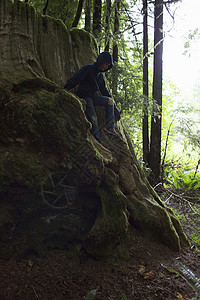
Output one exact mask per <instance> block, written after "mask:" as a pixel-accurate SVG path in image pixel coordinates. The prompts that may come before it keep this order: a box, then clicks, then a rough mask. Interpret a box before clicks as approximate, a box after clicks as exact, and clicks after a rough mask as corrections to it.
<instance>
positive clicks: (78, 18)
mask: <svg viewBox="0 0 200 300" xmlns="http://www.w3.org/2000/svg"><path fill="white" fill-rule="evenodd" d="M84 1H85V0H79V1H78V7H77V11H76V15H75V18H74V21H73V23H72V27H77V26H78V23H79V21H80V18H81V13H82V9H83V4H84Z"/></svg>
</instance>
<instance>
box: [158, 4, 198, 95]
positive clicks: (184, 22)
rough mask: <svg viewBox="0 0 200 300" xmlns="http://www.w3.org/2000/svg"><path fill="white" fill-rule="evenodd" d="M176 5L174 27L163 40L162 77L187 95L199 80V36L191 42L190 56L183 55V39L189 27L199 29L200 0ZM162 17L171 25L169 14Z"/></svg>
mask: <svg viewBox="0 0 200 300" xmlns="http://www.w3.org/2000/svg"><path fill="white" fill-rule="evenodd" d="M176 7H177V10H176V13H175V24H174V27H173V29H172V30H171V31H170V32H168V33H166V37H165V41H164V57H163V61H164V79H165V78H167V77H169V78H170V79H171V80H172V81H173V82H174V83H175V84H176V85H177V86H178V87H179V88H180V89H181V90H182V92H183V94H184V95H185V96H189V95H191V93H192V88H193V87H194V85H195V83H197V81H198V80H199V81H200V38H199V40H198V41H196V42H195V43H192V45H193V46H192V47H191V49H190V53H191V56H190V58H188V56H185V55H183V52H184V41H185V39H186V37H187V36H188V34H189V30H190V29H191V30H194V29H195V28H199V30H200V17H199V13H200V0H182V2H181V3H180V4H176ZM173 11H174V9H173ZM165 13H166V12H165ZM164 19H165V22H166V21H167V23H168V24H170V23H171V25H173V22H172V20H171V21H170V17H169V16H166V15H165V16H164ZM169 28H170V26H169ZM199 32H200V31H199Z"/></svg>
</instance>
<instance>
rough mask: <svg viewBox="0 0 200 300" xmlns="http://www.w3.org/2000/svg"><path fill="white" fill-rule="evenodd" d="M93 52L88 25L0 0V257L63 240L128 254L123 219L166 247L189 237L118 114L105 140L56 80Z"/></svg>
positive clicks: (97, 251)
mask: <svg viewBox="0 0 200 300" xmlns="http://www.w3.org/2000/svg"><path fill="white" fill-rule="evenodd" d="M96 56H97V46H96V42H95V40H94V39H93V37H92V36H91V35H90V34H89V33H87V32H85V31H83V30H77V29H75V30H72V31H70V32H69V31H68V30H67V29H66V27H65V26H64V24H63V23H62V22H61V21H58V20H55V19H53V18H50V17H48V16H45V17H44V16H40V15H39V14H38V13H37V12H36V11H35V10H34V9H33V8H32V7H31V6H29V5H28V4H27V3H22V2H20V1H15V2H14V3H12V2H10V1H7V0H1V1H0V68H1V74H0V79H1V81H0V106H1V115H0V130H1V136H0V146H1V147H0V233H1V234H0V257H4V258H6V257H10V256H11V255H13V254H16V255H23V254H24V253H27V252H28V253H29V251H31V252H32V251H34V252H37V253H39V254H40V255H42V254H44V253H45V251H46V250H48V249H52V248H64V249H66V251H72V252H76V251H78V253H80V252H81V251H86V252H87V253H89V254H90V255H93V256H95V257H102V256H108V255H118V256H120V257H123V258H128V257H129V246H130V244H129V228H130V226H134V227H135V228H137V230H138V231H140V232H141V234H144V235H147V236H149V237H150V238H151V239H154V240H157V241H158V242H161V243H163V244H165V245H167V246H169V247H170V248H172V249H174V250H180V249H181V246H183V245H187V244H188V241H187V239H186V237H185V235H184V233H183V231H182V228H181V226H180V223H179V221H178V220H177V219H176V217H175V216H174V214H173V212H172V211H171V210H170V209H169V208H167V207H166V206H165V205H164V203H163V202H162V201H161V200H160V198H159V197H158V195H157V194H156V192H155V191H154V190H153V189H152V187H151V186H150V185H149V183H148V181H147V179H146V177H145V176H144V174H143V173H142V170H141V168H140V166H139V164H138V162H137V159H136V157H135V154H134V150H133V148H132V145H131V143H130V140H129V137H128V136H127V133H126V132H125V130H124V128H123V124H122V123H121V122H118V124H117V127H118V131H119V135H120V136H119V137H109V136H107V135H104V139H105V142H106V144H107V145H108V149H109V150H105V149H104V148H103V147H102V146H101V145H100V144H99V143H98V142H97V141H96V140H95V139H94V138H93V136H91V134H90V127H91V125H90V123H89V122H88V121H87V119H86V117H85V113H84V105H85V104H84V101H83V100H81V99H78V98H77V97H75V96H74V95H73V94H72V93H68V92H67V91H65V90H64V89H63V88H62V87H63V85H64V83H65V81H66V80H67V79H68V77H69V76H71V75H72V73H73V72H74V71H75V70H77V69H78V68H79V67H81V66H82V65H84V64H86V63H89V62H93V61H94V60H95V58H96ZM100 114H101V112H100ZM99 118H100V115H99ZM100 119H101V122H100V123H101V126H102V127H103V118H100ZM133 246H134V245H133Z"/></svg>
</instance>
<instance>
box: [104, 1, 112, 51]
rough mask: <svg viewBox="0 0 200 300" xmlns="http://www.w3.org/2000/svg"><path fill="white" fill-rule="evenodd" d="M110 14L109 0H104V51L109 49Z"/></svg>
mask: <svg viewBox="0 0 200 300" xmlns="http://www.w3.org/2000/svg"><path fill="white" fill-rule="evenodd" d="M110 14H111V0H106V24H105V51H109V49H110Z"/></svg>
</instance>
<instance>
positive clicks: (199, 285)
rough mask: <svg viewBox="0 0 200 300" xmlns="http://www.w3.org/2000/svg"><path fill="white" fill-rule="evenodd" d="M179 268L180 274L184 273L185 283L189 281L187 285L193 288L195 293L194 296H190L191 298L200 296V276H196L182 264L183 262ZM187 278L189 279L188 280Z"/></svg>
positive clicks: (196, 298)
mask: <svg viewBox="0 0 200 300" xmlns="http://www.w3.org/2000/svg"><path fill="white" fill-rule="evenodd" d="M179 269H180V270H181V272H182V274H183V275H184V277H183V278H184V279H185V280H186V281H187V283H189V281H190V282H191V284H190V283H189V285H190V286H191V287H192V288H193V290H194V291H195V293H196V297H195V298H192V300H199V299H200V296H199V293H200V278H197V277H196V276H195V275H194V273H193V272H192V271H191V270H190V269H188V268H187V267H186V266H184V265H183V264H180V266H179ZM188 280H189V281H188Z"/></svg>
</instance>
